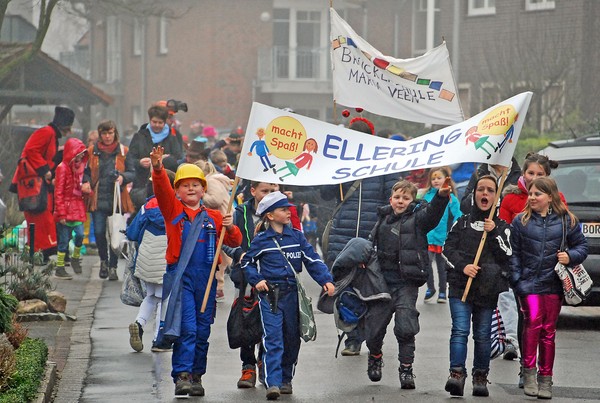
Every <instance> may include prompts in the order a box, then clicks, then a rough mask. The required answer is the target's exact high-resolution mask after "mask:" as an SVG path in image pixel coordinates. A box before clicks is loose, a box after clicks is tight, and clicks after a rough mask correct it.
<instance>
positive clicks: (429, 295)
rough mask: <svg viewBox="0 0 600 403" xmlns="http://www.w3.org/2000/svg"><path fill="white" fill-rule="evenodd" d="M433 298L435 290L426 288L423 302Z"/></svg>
mask: <svg viewBox="0 0 600 403" xmlns="http://www.w3.org/2000/svg"><path fill="white" fill-rule="evenodd" d="M434 296H435V290H432V289H430V288H428V289H427V291H425V302H429V301H431V300H432V299H433V297H434Z"/></svg>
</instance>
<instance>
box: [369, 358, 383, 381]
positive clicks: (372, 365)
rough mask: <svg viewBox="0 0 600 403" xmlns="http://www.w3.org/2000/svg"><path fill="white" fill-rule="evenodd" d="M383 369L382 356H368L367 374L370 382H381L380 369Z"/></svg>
mask: <svg viewBox="0 0 600 403" xmlns="http://www.w3.org/2000/svg"><path fill="white" fill-rule="evenodd" d="M382 367H383V354H381V353H379V354H377V355H373V354H369V360H368V363H367V374H368V375H369V379H370V380H371V382H379V381H380V380H381V368H382Z"/></svg>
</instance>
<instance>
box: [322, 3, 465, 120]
mask: <svg viewBox="0 0 600 403" xmlns="http://www.w3.org/2000/svg"><path fill="white" fill-rule="evenodd" d="M330 10H331V63H332V69H333V99H334V101H335V102H337V103H339V104H342V105H345V106H349V107H360V108H363V109H365V110H367V111H369V112H372V113H375V114H377V115H382V116H390V117H393V118H396V119H402V120H408V121H411V122H420V123H431V124H445V125H451V124H454V123H458V122H462V121H463V120H464V117H463V113H462V109H461V107H460V100H459V97H458V92H457V90H456V84H455V83H454V77H453V75H452V67H451V65H450V55H449V54H448V49H447V48H446V43H445V42H444V43H442V45H440V46H438V47H437V48H435V49H432V50H430V51H429V52H427V53H425V54H424V55H423V56H420V57H416V58H413V59H404V60H403V59H396V58H393V57H391V56H385V55H383V54H382V53H381V52H380V51H378V50H377V49H375V48H374V47H373V46H371V45H370V44H369V43H367V42H366V41H365V40H364V39H363V38H361V37H360V36H358V35H357V34H356V32H354V30H353V29H352V28H351V27H350V25H348V23H347V22H346V21H344V20H343V19H342V18H341V17H340V16H339V15H338V13H337V12H336V11H335V10H334V9H333V8H331V9H330Z"/></svg>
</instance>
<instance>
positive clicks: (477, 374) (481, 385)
mask: <svg viewBox="0 0 600 403" xmlns="http://www.w3.org/2000/svg"><path fill="white" fill-rule="evenodd" d="M487 376H488V370H486V369H473V396H489V395H490V392H489V391H488V388H487V385H488V383H489V381H488V379H487Z"/></svg>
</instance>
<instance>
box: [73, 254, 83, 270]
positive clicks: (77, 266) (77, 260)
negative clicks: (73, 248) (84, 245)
mask: <svg viewBox="0 0 600 403" xmlns="http://www.w3.org/2000/svg"><path fill="white" fill-rule="evenodd" d="M71 267H72V268H73V272H74V273H75V274H81V273H82V270H81V258H80V257H78V258H73V259H71Z"/></svg>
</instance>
